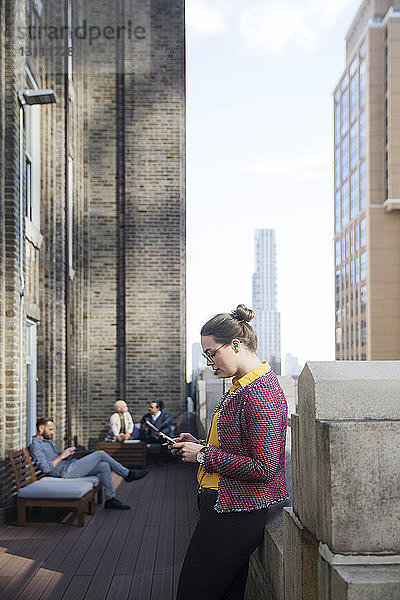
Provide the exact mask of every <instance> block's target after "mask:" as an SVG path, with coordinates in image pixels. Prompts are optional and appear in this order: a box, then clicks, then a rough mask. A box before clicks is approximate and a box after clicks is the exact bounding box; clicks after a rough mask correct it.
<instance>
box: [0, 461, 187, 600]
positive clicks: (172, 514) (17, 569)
mask: <svg viewBox="0 0 400 600" xmlns="http://www.w3.org/2000/svg"><path fill="white" fill-rule="evenodd" d="M149 470H150V473H149V475H148V476H147V477H146V478H144V479H142V480H140V481H137V482H133V483H130V484H128V483H125V481H123V480H122V479H121V478H120V477H117V476H115V484H116V488H117V497H118V498H119V499H120V500H122V501H123V502H126V503H127V504H130V505H131V510H129V511H116V510H108V511H107V510H104V509H103V507H101V506H99V505H96V514H95V515H94V516H93V517H90V516H89V515H85V527H83V528H78V527H77V526H76V521H75V519H74V517H73V516H72V515H71V514H70V513H69V514H66V513H64V515H66V518H65V519H64V520H61V521H60V520H58V522H57V521H56V519H55V518H54V517H55V516H57V517H58V519H60V513H59V512H58V513H57V515H55V514H54V513H53V522H46V523H43V522H39V520H38V519H39V515H38V516H37V517H36V522H32V520H29V521H28V525H27V527H23V528H20V527H16V526H12V525H10V526H1V527H0V598H1V599H2V600H17V599H18V600H39V599H40V600H45V599H48V600H61V599H63V600H108V599H109V600H128V599H130V600H172V599H173V598H174V597H175V591H176V584H177V578H178V576H179V571H180V567H181V564H182V559H183V556H184V553H185V550H186V547H187V544H188V541H189V538H190V535H191V532H192V530H193V528H194V525H195V523H196V521H197V507H196V493H195V490H196V485H195V470H194V468H193V465H187V464H186V465H185V464H178V463H167V464H166V465H164V466H162V467H157V466H150V467H149ZM42 510H43V509H42ZM61 516H62V515H61ZM29 518H30V519H31V518H32V519H33V518H35V517H34V515H32V517H29ZM42 518H43V517H42Z"/></svg>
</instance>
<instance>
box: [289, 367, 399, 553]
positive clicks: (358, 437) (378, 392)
mask: <svg viewBox="0 0 400 600" xmlns="http://www.w3.org/2000/svg"><path fill="white" fill-rule="evenodd" d="M399 398H400V361H372V362H366V361H336V362H311V363H307V364H306V366H305V367H304V369H303V371H302V373H301V375H300V378H299V399H298V417H294V418H292V436H293V444H292V452H293V508H294V512H295V514H296V515H297V516H298V517H299V519H300V521H301V522H302V523H303V525H304V526H305V527H307V528H308V529H309V530H310V531H311V532H312V533H313V535H315V536H316V537H317V538H318V539H321V540H323V541H327V543H330V545H332V543H333V546H332V548H333V549H334V551H343V552H352V551H354V550H355V551H357V552H358V551H360V552H376V551H386V550H387V551H396V548H393V541H392V540H391V537H390V533H389V529H388V526H387V525H385V526H384V528H383V530H382V532H381V533H380V534H377V533H376V532H375V531H370V534H371V535H370V536H369V537H368V535H367V534H366V531H367V530H375V529H376V527H375V526H374V527H371V524H372V523H373V522H374V519H375V516H372V515H373V513H374V510H376V518H377V519H378V522H379V519H380V518H381V516H383V515H387V516H388V517H389V522H390V523H393V519H394V516H392V515H394V514H395V513H396V510H395V506H396V507H397V509H398V502H399V500H398V498H399V497H400V494H399V489H398V484H397V494H394V493H393V491H394V490H395V489H396V483H395V481H396V480H395V473H396V471H397V473H399V472H400V469H399V466H400V465H399V462H398V460H399V459H398V455H399V452H398V448H399V447H400V445H399V438H398V432H399V425H400V402H399ZM320 421H324V422H329V423H331V425H330V426H329V427H328V428H329V433H327V432H325V434H322V433H321V430H320V429H319V433H318V435H319V439H318V446H317V427H319V428H321V425H318V422H320ZM357 423H360V424H362V423H364V424H365V428H362V427H361V425H360V427H358V426H357ZM368 423H369V425H368ZM335 424H336V425H335ZM323 427H326V426H323ZM340 427H343V428H345V430H344V431H343V435H342V437H340V434H339V430H338V428H340ZM348 428H350V429H348ZM350 431H351V434H349V432H350ZM375 431H379V436H381V438H382V439H381V440H379V439H378V436H377V434H375ZM352 435H354V436H355V438H354V439H352V437H351V436H352ZM321 436H322V438H321ZM338 440H341V441H340V442H339V441H338ZM340 443H342V444H344V445H343V447H342V448H341V449H340V450H339V447H338V445H339V444H340ZM346 444H347V446H346ZM396 444H397V449H396ZM373 455H374V456H373ZM383 457H384V458H383ZM340 461H342V465H340V464H339V463H340ZM363 469H364V472H363ZM383 494H385V495H386V496H385V497H383ZM387 498H388V499H390V502H392V504H393V503H394V505H393V506H392V511H390V510H389V509H388V501H387ZM332 502H333V503H334V504H333V506H331V503H332ZM346 503H348V504H346ZM342 507H343V508H342ZM361 507H362V508H361ZM350 509H351V510H354V515H355V519H356V521H357V523H358V526H359V527H360V528H361V529H362V530H363V531H362V532H359V533H357V532H356V531H355V528H354V527H352V526H351V518H353V517H352V515H351V514H350V512H349V510H350ZM341 510H342V513H343V515H344V514H346V513H347V514H346V517H347V518H350V527H349V525H348V523H347V521H346V519H345V518H340V515H339V512H340V511H341ZM363 511H365V512H364V513H363ZM397 514H398V511H397ZM339 524H340V527H343V529H344V531H343V534H339V533H338V531H337V525H339ZM350 531H353V533H354V537H353V539H351V535H350ZM385 532H386V533H385ZM399 538H400V536H399ZM399 542H400V540H399ZM336 544H338V545H336ZM357 544H360V547H359V548H357V547H356V545H357Z"/></svg>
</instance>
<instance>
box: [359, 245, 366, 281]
mask: <svg viewBox="0 0 400 600" xmlns="http://www.w3.org/2000/svg"><path fill="white" fill-rule="evenodd" d="M360 277H361V281H364V279H366V277H367V253H366V252H363V253H362V254H360Z"/></svg>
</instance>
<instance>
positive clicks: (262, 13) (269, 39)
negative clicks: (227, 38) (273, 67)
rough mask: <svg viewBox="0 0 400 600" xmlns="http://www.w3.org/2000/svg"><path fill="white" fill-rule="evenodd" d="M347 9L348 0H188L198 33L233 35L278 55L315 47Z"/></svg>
mask: <svg viewBox="0 0 400 600" xmlns="http://www.w3.org/2000/svg"><path fill="white" fill-rule="evenodd" d="M346 7H348V0H335V2H321V0H301V1H299V0H247V3H246V4H245V3H244V2H243V0H230V1H229V2H228V1H227V0H187V1H186V22H187V24H188V26H189V27H190V28H192V30H193V31H195V32H196V33H200V34H205V35H218V34H224V33H227V32H229V33H230V34H233V35H235V36H239V37H240V38H241V39H242V41H243V42H244V43H245V44H246V45H247V46H248V47H251V48H255V49H258V50H260V51H261V52H268V53H274V54H277V53H281V52H284V51H285V50H286V48H288V47H290V48H310V47H315V46H316V45H317V44H318V43H319V42H320V41H321V40H323V39H324V37H326V35H327V34H328V32H329V30H330V29H331V28H332V26H333V25H334V24H335V22H336V20H337V19H338V17H339V16H340V14H341V13H342V11H343V10H344V9H345V8H346Z"/></svg>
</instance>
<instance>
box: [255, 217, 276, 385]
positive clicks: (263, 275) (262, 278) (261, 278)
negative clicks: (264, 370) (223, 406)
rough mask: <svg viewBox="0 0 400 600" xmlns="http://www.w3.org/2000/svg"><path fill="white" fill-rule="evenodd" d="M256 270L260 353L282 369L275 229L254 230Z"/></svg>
mask: <svg viewBox="0 0 400 600" xmlns="http://www.w3.org/2000/svg"><path fill="white" fill-rule="evenodd" d="M254 248H255V273H254V275H253V309H254V311H255V313H256V317H255V320H254V327H255V328H256V330H257V335H258V355H259V356H260V358H261V359H262V360H267V361H268V362H270V363H271V366H272V368H273V369H274V371H275V372H276V373H277V374H278V375H279V374H280V372H281V325H280V313H279V312H278V310H277V264H276V239H275V230H274V229H256V230H255V234H254Z"/></svg>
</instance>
